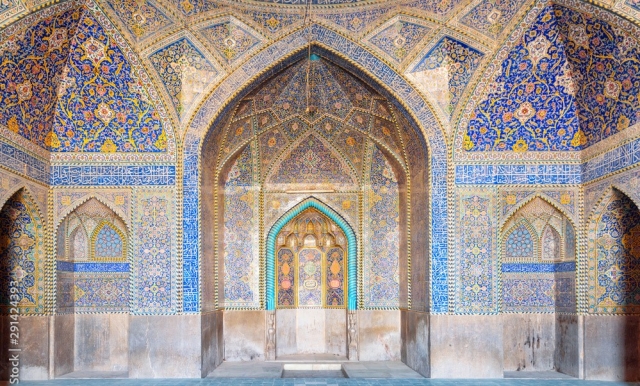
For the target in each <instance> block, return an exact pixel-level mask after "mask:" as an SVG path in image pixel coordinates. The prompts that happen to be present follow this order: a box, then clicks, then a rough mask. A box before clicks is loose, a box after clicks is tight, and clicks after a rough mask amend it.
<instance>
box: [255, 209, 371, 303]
mask: <svg viewBox="0 0 640 386" xmlns="http://www.w3.org/2000/svg"><path fill="white" fill-rule="evenodd" d="M308 208H314V209H316V210H318V211H320V212H321V213H322V214H324V215H326V216H327V217H329V218H330V219H331V220H333V221H334V222H335V223H336V224H337V225H338V226H339V227H340V229H341V230H342V231H343V232H344V234H345V236H346V237H347V244H348V255H347V267H348V270H349V273H348V283H347V288H348V289H347V294H348V296H349V300H348V303H347V309H348V310H355V309H357V307H358V303H357V295H358V294H357V287H358V286H357V283H356V281H357V279H356V278H357V264H356V260H357V257H358V254H357V253H358V246H357V244H356V242H357V240H356V235H355V232H354V231H353V228H351V225H349V223H348V222H347V221H346V220H344V219H343V218H342V216H340V214H338V213H337V212H336V211H334V210H333V209H331V208H330V207H329V206H327V205H325V204H324V203H322V202H321V201H320V200H318V199H316V198H315V197H310V198H307V199H306V200H304V201H302V202H301V203H299V204H298V205H296V206H294V207H293V208H291V209H289V211H288V212H287V213H285V214H284V215H283V216H282V217H280V218H279V219H278V221H276V223H275V224H273V226H272V227H271V229H270V230H269V234H268V235H267V240H266V241H267V247H266V290H265V292H266V309H267V310H268V311H273V310H275V308H276V295H275V251H276V237H277V236H278V233H280V231H281V230H282V228H283V227H284V226H285V225H287V223H288V222H289V221H291V220H292V219H293V218H294V217H296V216H297V215H299V214H300V213H302V212H303V211H304V210H306V209H308Z"/></svg>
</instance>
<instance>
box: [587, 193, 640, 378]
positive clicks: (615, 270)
mask: <svg viewBox="0 0 640 386" xmlns="http://www.w3.org/2000/svg"><path fill="white" fill-rule="evenodd" d="M587 240H588V244H587V246H588V248H587V256H586V257H587V273H588V274H587V286H586V287H587V288H586V290H587V291H586V292H587V293H586V295H587V299H586V300H587V306H588V308H587V311H588V314H587V315H586V316H585V331H586V334H588V336H589V337H590V340H589V344H588V345H587V344H585V357H591V358H598V359H599V360H598V361H597V362H594V363H591V364H590V365H589V367H588V368H587V369H586V377H587V378H588V379H589V378H601V377H606V378H607V379H618V380H621V381H630V382H634V381H635V382H637V381H638V380H640V359H639V358H640V330H639V329H638V325H639V324H640V281H639V280H638V278H639V277H640V263H639V262H640V210H638V206H637V204H636V203H635V202H634V201H633V200H632V199H631V198H630V197H629V196H628V195H626V194H625V193H624V192H622V191H621V190H618V189H617V188H615V187H609V188H607V189H606V190H605V191H604V192H603V194H602V196H601V198H600V200H599V202H598V204H597V205H596V206H595V207H594V209H593V211H592V212H591V214H590V216H589V217H588V221H587ZM602 352H606V353H607V355H606V356H602V355H600V354H599V353H602Z"/></svg>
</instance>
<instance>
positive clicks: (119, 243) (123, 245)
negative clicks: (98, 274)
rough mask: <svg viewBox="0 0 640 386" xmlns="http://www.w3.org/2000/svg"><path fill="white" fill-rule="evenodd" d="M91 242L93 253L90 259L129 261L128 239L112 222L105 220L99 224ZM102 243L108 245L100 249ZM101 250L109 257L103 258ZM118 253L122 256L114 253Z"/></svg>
mask: <svg viewBox="0 0 640 386" xmlns="http://www.w3.org/2000/svg"><path fill="white" fill-rule="evenodd" d="M103 231H104V233H103ZM107 238H111V240H108V239H107ZM90 242H91V249H90V251H91V253H90V255H89V258H90V259H91V260H96V261H101V260H112V261H125V260H126V259H127V238H126V236H125V235H124V233H123V232H122V231H121V230H120V229H118V227H116V226H115V224H113V223H111V222H110V221H105V220H103V221H101V222H100V224H98V226H97V227H96V228H95V229H94V230H93V234H92V235H91V238H90ZM101 242H102V243H106V244H107V245H106V246H103V247H98V245H101V244H100V243H101ZM100 250H102V251H103V252H105V253H107V254H108V255H104V256H103V255H102V254H101V253H100ZM118 252H119V254H120V256H117V255H114V253H118ZM98 254H100V255H98Z"/></svg>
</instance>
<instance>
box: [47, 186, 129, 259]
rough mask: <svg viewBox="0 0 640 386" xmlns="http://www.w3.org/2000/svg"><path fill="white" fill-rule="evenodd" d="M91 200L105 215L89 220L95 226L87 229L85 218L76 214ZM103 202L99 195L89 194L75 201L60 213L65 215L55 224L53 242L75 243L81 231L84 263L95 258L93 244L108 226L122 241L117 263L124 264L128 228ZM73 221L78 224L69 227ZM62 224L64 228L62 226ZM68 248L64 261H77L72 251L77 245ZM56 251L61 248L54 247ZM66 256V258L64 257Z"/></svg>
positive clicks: (118, 214) (123, 220)
mask: <svg viewBox="0 0 640 386" xmlns="http://www.w3.org/2000/svg"><path fill="white" fill-rule="evenodd" d="M92 200H95V202H97V203H98V205H99V206H100V207H103V208H104V211H105V213H104V215H103V216H98V218H96V219H93V218H91V220H92V221H95V226H92V227H89V228H88V226H87V224H86V223H85V222H86V221H87V218H84V219H83V218H82V217H81V215H79V214H78V213H79V212H82V211H83V208H84V207H85V205H87V204H89V203H90V202H91V201H92ZM105 201H106V200H105V199H104V198H103V197H101V196H99V195H95V194H89V195H86V196H84V197H82V198H81V199H79V200H77V201H76V202H74V203H73V204H72V205H70V206H69V207H68V208H66V210H65V211H64V212H62V213H65V215H64V216H61V219H59V220H58V221H57V222H56V224H55V230H54V235H55V237H54V240H56V242H58V243H59V242H62V241H64V242H65V243H69V242H71V243H75V241H76V236H77V232H80V231H81V232H82V233H83V238H84V239H85V240H84V241H85V243H86V244H85V246H84V254H83V255H82V256H83V257H84V258H85V259H84V261H88V260H92V259H93V257H94V256H95V242H96V237H97V235H98V232H99V231H100V230H101V229H102V228H104V227H105V226H108V227H110V228H111V229H113V231H114V232H115V234H116V235H117V236H118V237H119V238H120V240H121V241H122V245H121V247H122V258H121V259H119V260H118V261H122V262H126V261H127V256H128V245H129V244H128V240H129V237H130V232H129V228H128V226H129V225H128V224H127V222H126V221H125V219H123V217H122V216H121V215H120V213H118V212H116V211H115V210H114V209H113V208H112V206H111V205H109V204H108V203H105ZM74 219H75V220H76V221H78V224H73V226H69V222H70V221H72V220H74ZM63 223H64V226H62V224H63ZM61 231H63V232H65V238H64V239H63V240H60V237H59V235H58V233H59V232H61ZM68 246H69V248H68V249H67V248H65V252H66V253H65V260H68V259H69V258H70V257H73V259H71V260H72V261H77V260H76V257H77V256H76V253H75V249H74V250H72V249H73V248H75V247H77V245H75V244H68ZM56 249H57V250H61V247H60V246H59V245H56ZM67 254H68V256H66V255H67ZM58 258H62V256H58Z"/></svg>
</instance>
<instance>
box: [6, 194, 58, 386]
mask: <svg viewBox="0 0 640 386" xmlns="http://www.w3.org/2000/svg"><path fill="white" fill-rule="evenodd" d="M15 188H17V189H16V190H14V191H13V193H12V194H9V195H8V196H5V197H4V198H5V199H6V200H2V203H1V204H0V205H2V206H1V207H0V347H2V352H1V353H0V362H1V363H2V364H1V365H0V379H5V380H9V379H10V375H14V374H15V372H12V367H11V365H10V356H11V355H14V354H16V351H13V352H11V351H10V349H21V350H22V352H20V353H19V356H20V365H21V366H20V375H21V376H23V375H27V374H30V375H33V374H40V372H41V371H43V368H45V367H46V363H42V362H43V361H44V362H46V361H48V356H47V355H43V354H42V352H46V350H47V340H46V339H43V336H44V337H46V336H47V334H48V330H49V329H48V322H47V320H48V317H47V313H48V312H50V306H51V304H50V303H49V301H48V300H49V296H48V286H49V285H50V283H51V277H50V276H49V274H48V273H49V270H48V264H46V249H45V235H46V228H45V224H46V223H45V221H44V220H43V216H42V213H41V212H40V208H39V207H38V206H37V203H36V200H35V197H34V196H33V195H32V192H31V191H30V190H29V189H28V188H26V187H20V186H19V185H18V186H16V187H15ZM16 326H17V327H18V330H17V331H16V330H15V328H16ZM26 348H29V349H31V351H29V350H26ZM15 370H16V368H14V371H15ZM27 376H28V375H27ZM21 379H22V378H21Z"/></svg>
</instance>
